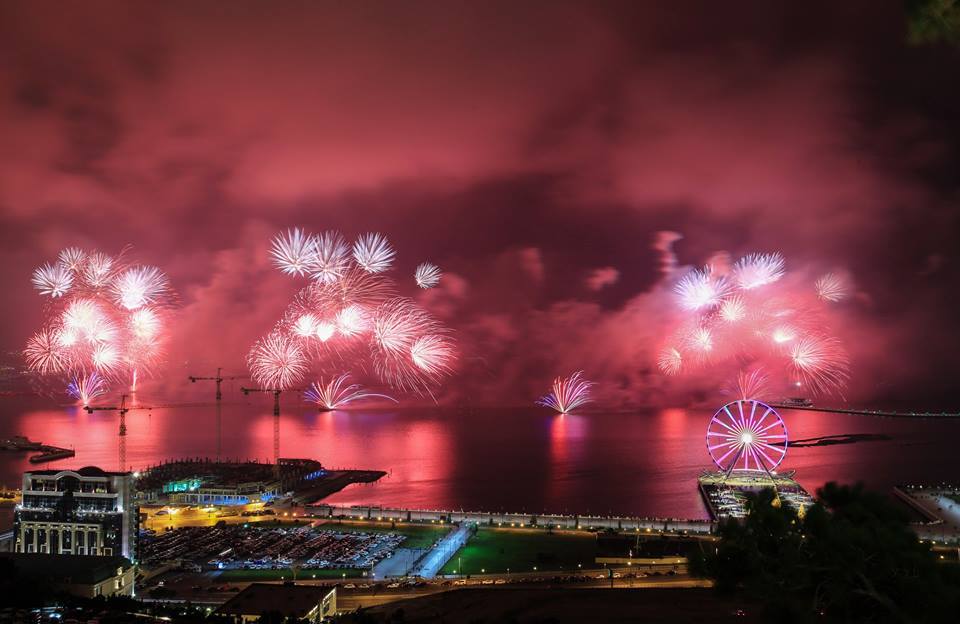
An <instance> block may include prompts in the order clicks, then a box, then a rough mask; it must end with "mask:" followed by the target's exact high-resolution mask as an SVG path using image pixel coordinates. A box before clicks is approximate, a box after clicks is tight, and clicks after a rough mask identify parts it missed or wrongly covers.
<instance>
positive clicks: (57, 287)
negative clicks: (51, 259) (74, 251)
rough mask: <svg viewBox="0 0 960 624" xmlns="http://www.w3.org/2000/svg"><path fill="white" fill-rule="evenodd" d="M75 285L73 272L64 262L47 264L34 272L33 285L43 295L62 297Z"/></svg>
mask: <svg viewBox="0 0 960 624" xmlns="http://www.w3.org/2000/svg"><path fill="white" fill-rule="evenodd" d="M72 285H73V273H72V272H71V271H70V269H69V268H67V267H66V266H64V265H63V264H59V263H58V264H45V265H43V266H42V267H39V268H38V269H37V270H36V271H34V272H33V286H34V288H36V289H37V290H38V291H40V294H41V295H49V296H50V297H54V298H56V297H62V296H63V295H65V294H66V292H67V291H68V290H70V287H71V286H72Z"/></svg>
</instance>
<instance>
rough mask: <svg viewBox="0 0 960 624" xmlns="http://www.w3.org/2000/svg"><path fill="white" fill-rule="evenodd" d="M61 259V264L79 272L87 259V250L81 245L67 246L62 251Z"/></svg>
mask: <svg viewBox="0 0 960 624" xmlns="http://www.w3.org/2000/svg"><path fill="white" fill-rule="evenodd" d="M59 260H60V264H62V265H63V266H65V267H67V268H68V269H69V270H71V271H73V272H74V273H78V272H79V271H80V270H81V269H82V268H83V263H84V262H85V261H86V260H87V252H85V251H84V250H82V249H80V248H79V247H67V248H66V249H64V250H63V251H61V252H60V256H59Z"/></svg>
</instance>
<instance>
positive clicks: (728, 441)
mask: <svg viewBox="0 0 960 624" xmlns="http://www.w3.org/2000/svg"><path fill="white" fill-rule="evenodd" d="M706 442H707V452H709V453H710V457H711V458H712V459H713V462H714V463H715V464H716V465H717V467H718V468H720V469H721V470H724V471H725V472H731V471H733V470H756V471H765V472H770V471H773V470H775V469H776V468H777V466H779V465H780V463H781V462H782V461H783V458H784V457H785V456H786V454H787V442H788V437H787V427H786V425H785V424H784V422H783V419H782V418H781V417H780V414H778V413H777V411H776V410H775V409H773V408H772V407H770V406H769V405H767V404H766V403H763V402H761V401H757V400H756V399H738V400H736V401H731V402H730V403H727V404H726V405H724V406H723V407H721V408H720V409H718V410H717V412H716V413H715V414H714V415H713V418H711V419H710V424H709V425H708V426H707V438H706Z"/></svg>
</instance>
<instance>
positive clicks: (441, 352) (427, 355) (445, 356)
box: [410, 336, 454, 375]
mask: <svg viewBox="0 0 960 624" xmlns="http://www.w3.org/2000/svg"><path fill="white" fill-rule="evenodd" d="M410 357H411V358H412V359H413V363H414V364H416V365H417V367H418V368H419V369H420V370H423V371H425V372H426V373H428V374H430V375H440V374H443V373H445V372H448V371H449V370H450V365H451V363H452V362H453V359H454V353H453V347H452V345H451V344H450V343H449V341H447V340H446V339H445V338H443V337H442V336H421V337H420V338H417V339H416V340H415V341H414V342H413V345H412V346H411V347H410Z"/></svg>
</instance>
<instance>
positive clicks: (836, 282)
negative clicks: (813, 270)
mask: <svg viewBox="0 0 960 624" xmlns="http://www.w3.org/2000/svg"><path fill="white" fill-rule="evenodd" d="M814 288H815V289H816V291H817V297H819V298H820V300H821V301H828V302H830V303H836V302H838V301H843V300H844V299H846V298H847V295H848V294H849V290H850V283H849V279H848V278H847V277H846V275H844V274H843V273H827V274H825V275H822V276H821V277H820V278H819V279H817V282H816V283H815V284H814Z"/></svg>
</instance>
